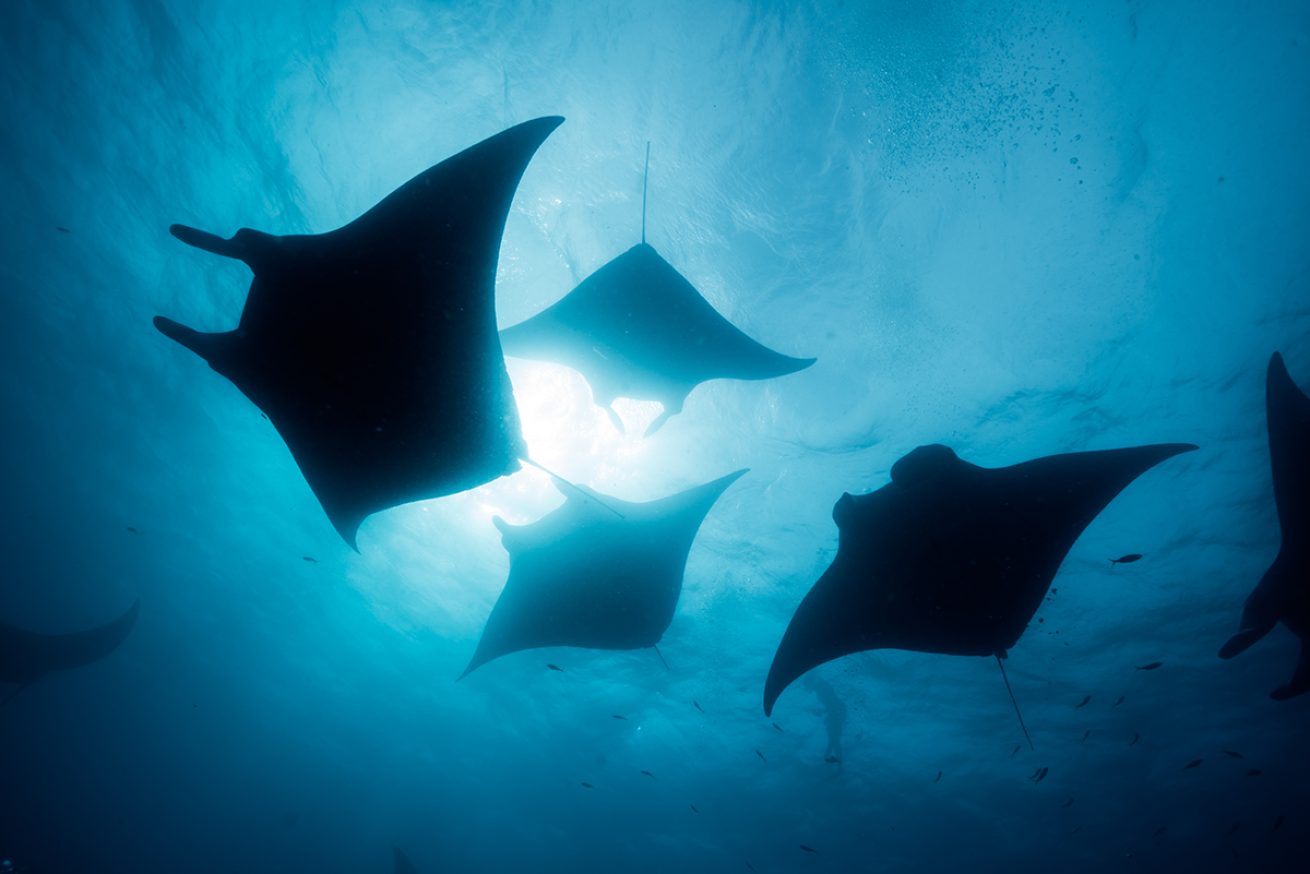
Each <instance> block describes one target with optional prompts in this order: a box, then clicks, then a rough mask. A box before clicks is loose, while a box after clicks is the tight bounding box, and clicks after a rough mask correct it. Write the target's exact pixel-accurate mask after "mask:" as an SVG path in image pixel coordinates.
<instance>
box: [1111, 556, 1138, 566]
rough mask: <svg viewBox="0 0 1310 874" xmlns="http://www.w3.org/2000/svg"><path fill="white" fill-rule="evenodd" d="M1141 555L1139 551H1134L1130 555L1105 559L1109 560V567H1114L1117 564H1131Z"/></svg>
mask: <svg viewBox="0 0 1310 874" xmlns="http://www.w3.org/2000/svg"><path fill="white" fill-rule="evenodd" d="M1141 557H1142V556H1141V555H1140V554H1139V553H1136V552H1134V553H1132V554H1130V555H1124V556H1120V557H1119V558H1110V559H1106V561H1108V562H1110V567H1114V566H1115V565H1117V564H1132V563H1133V562H1135V561H1137V560H1138V559H1140V558H1141Z"/></svg>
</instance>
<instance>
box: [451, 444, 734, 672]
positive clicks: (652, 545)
mask: <svg viewBox="0 0 1310 874" xmlns="http://www.w3.org/2000/svg"><path fill="white" fill-rule="evenodd" d="M744 473H746V471H745V470H739V471H737V472H736V473H730V474H728V475H727V476H725V477H720V478H719V479H717V480H715V481H714V482H711V483H707V484H705V485H702V486H697V487H696V488H693V489H688V490H687V491H685V492H679V493H678V494H676V495H671V496H670V497H667V498H661V499H660V500H658V501H650V502H648V503H641V504H636V503H630V502H628V501H620V500H617V499H614V498H607V499H606V501H607V502H608V504H609V505H613V506H615V507H617V510H618V512H620V513H622V514H623V515H622V518H620V517H618V516H616V515H615V512H614V511H612V510H611V509H608V508H607V507H606V506H603V505H602V504H601V503H599V497H598V496H597V495H596V493H595V492H593V491H592V490H591V489H588V488H586V487H583V486H578V487H576V488H577V491H578V494H572V493H570V494H569V495H568V499H567V500H566V501H565V502H564V504H563V506H561V507H559V508H558V509H556V510H554V511H552V512H551V513H549V514H548V515H546V516H545V517H544V518H542V519H541V520H539V521H537V522H534V523H532V524H531V525H524V526H517V525H510V524H509V523H507V522H506V521H505V520H504V519H501V518H500V517H499V516H496V517H494V518H493V519H492V522H493V523H494V524H495V525H496V527H497V528H499V529H500V532H501V535H502V536H501V540H502V542H503V543H504V545H505V549H506V550H508V551H509V580H508V582H506V583H505V588H504V589H503V590H502V591H501V593H500V598H499V599H498V600H497V601H496V606H495V607H494V608H493V609H492V611H491V616H490V617H489V618H488V619H487V625H486V628H484V629H483V631H482V639H481V640H480V641H479V642H478V646H477V650H476V651H475V652H474V653H473V659H472V660H471V661H470V662H469V665H468V667H467V668H465V669H464V673H462V674H460V676H459V679H461V680H462V679H463V678H464V677H467V676H468V675H469V674H470V673H472V672H473V671H474V670H476V669H477V668H479V667H480V666H482V665H484V664H486V663H487V662H489V661H491V660H492V659H495V658H499V657H500V656H503V655H506V654H508V653H512V652H518V651H520V650H525V649H534V648H536V647H542V646H580V647H587V648H589V649H614V650H622V649H642V648H645V647H648V646H649V647H653V646H655V645H656V644H658V643H659V642H660V638H661V637H662V636H663V635H664V632H665V631H666V630H667V629H668V627H669V623H670V622H672V621H673V612H674V610H675V609H676V608H677V606H678V597H679V595H680V594H681V592H682V576H683V573H684V572H685V570H686V566H687V553H688V552H690V550H691V544H692V541H693V540H694V539H695V537H696V532H697V530H699V528H700V525H701V522H702V521H704V519H705V515H706V514H707V513H708V512H709V511H710V507H712V506H714V502H715V501H717V500H718V499H719V496H720V495H722V494H723V492H724V490H725V489H727V488H728V486H730V485H732V483H733V482H735V481H736V480H737V478H738V477H740V476H741V475H742V474H744ZM656 652H658V650H656Z"/></svg>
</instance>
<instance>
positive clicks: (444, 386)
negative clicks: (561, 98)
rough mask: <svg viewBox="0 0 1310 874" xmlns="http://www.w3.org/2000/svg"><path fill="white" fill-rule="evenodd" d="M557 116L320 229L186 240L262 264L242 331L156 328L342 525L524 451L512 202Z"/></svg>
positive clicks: (506, 463) (508, 466)
mask: <svg viewBox="0 0 1310 874" xmlns="http://www.w3.org/2000/svg"><path fill="white" fill-rule="evenodd" d="M562 121H563V119H562V118H558V117H549V118H538V119H536V120H534V121H528V122H524V123H523V124H520V125H518V126H516V127H512V128H510V129H508V130H505V131H502V132H501V133H498V134H496V135H495V136H493V137H490V138H488V139H486V140H483V141H482V142H480V143H478V144H477V145H475V146H471V147H470V148H468V149H465V150H464V151H462V152H460V153H459V154H457V155H455V156H453V157H451V158H447V159H446V160H444V161H442V162H441V163H439V164H437V165H436V166H434V167H431V168H429V169H428V170H425V171H424V172H422V173H420V174H419V175H418V176H415V177H414V178H413V179H411V180H410V181H409V182H406V183H405V184H404V185H402V186H401V187H400V188H398V189H396V190H395V191H393V192H392V193H391V194H389V195H387V196H386V197H385V198H383V199H382V201H381V202H379V203H378V204H377V205H376V206H374V207H373V208H372V209H370V210H369V211H368V212H366V213H364V214H363V215H362V216H360V217H359V218H357V219H355V220H354V221H352V222H350V223H349V224H347V225H345V226H344V227H341V228H338V229H337V230H335V231H330V232H328V233H324V234H314V235H294V236H283V237H279V236H273V235H270V234H265V233H261V232H259V231H253V230H250V229H249V228H242V229H241V230H239V231H237V232H236V234H235V235H234V236H233V237H232V238H231V239H230V240H224V239H222V238H221V237H217V236H215V235H213V234H209V233H205V232H204V231H198V230H196V229H194V228H189V227H185V226H183V225H173V226H172V227H171V228H170V229H169V230H170V231H171V232H172V234H173V236H175V237H177V238H178V239H179V240H181V241H182V242H184V243H187V244H189V245H192V246H195V247H197V248H200V249H204V250H205V251H207V252H213V253H214V254H217V255H224V256H226V257H229V258H238V259H240V260H242V261H244V262H245V263H246V264H247V265H248V266H249V267H250V269H251V270H252V271H253V272H254V274H255V276H254V280H253V281H252V283H251V285H250V293H249V295H248V297H247V299H246V304H245V309H244V310H243V311H242V313H241V320H240V323H239V324H238V326H237V328H236V330H234V331H228V332H226V333H218V334H202V333H198V332H196V331H194V330H192V329H190V328H187V327H184V326H182V325H179V324H178V323H177V322H174V321H172V320H170V319H166V318H163V317H161V316H156V317H155V320H154V323H155V327H156V328H158V329H159V330H160V331H162V332H163V333H164V334H165V335H167V336H168V337H170V338H172V339H173V340H176V341H177V342H179V343H181V344H182V345H183V346H186V347H187V348H188V349H190V350H191V351H192V352H195V353H196V354H197V355H199V356H200V357H201V358H203V359H205V360H206V361H207V362H209V365H210V367H212V368H213V369H214V370H216V371H217V372H219V373H220V374H222V375H223V376H226V377H227V378H228V379H230V380H231V381H232V382H233V383H235V384H236V386H237V388H239V389H240V390H241V391H242V393H244V394H245V395H246V397H248V398H250V400H251V401H253V402H254V403H255V405H256V406H257V407H259V408H260V409H261V410H263V411H264V413H265V414H267V416H268V418H269V421H271V422H272V423H273V426H274V427H275V428H276V429H277V431H278V433H279V434H280V435H281V436H282V439H283V440H285V441H286V444H287V448H289V449H290V450H291V454H292V456H293V457H294V458H295V461H296V464H298V465H299V466H300V470H301V472H302V473H303V474H304V476H305V479H306V480H307V481H308V483H309V486H310V488H311V489H313V491H314V494H315V495H316V496H317V497H318V500H319V502H320V503H321V504H322V506H323V509H324V511H325V512H326V513H327V515H328V519H329V520H330V521H331V522H332V525H333V526H334V527H335V528H336V529H337V531H338V533H340V534H341V536H342V537H343V538H344V539H345V540H346V542H347V543H349V544H350V546H351V547H352V548H357V547H356V536H357V533H358V531H359V526H360V524H361V523H362V522H363V521H364V519H365V518H366V517H367V516H369V515H370V514H372V513H376V512H378V511H380V510H385V509H387V508H389V507H394V506H397V505H399V504H404V503H408V502H410V501H418V500H423V499H427V498H437V497H442V496H444V495H450V494H454V493H456V492H461V491H465V490H467V489H471V488H475V487H476V486H479V485H482V484H483V483H486V482H490V481H491V480H493V479H496V478H497V477H500V476H504V475H507V474H511V473H514V472H515V471H517V470H519V463H518V459H520V458H522V459H525V460H526V458H527V447H526V445H525V444H524V442H523V435H522V431H521V429H520V427H519V417H518V409H517V408H516V407H515V404H514V395H513V387H512V386H511V385H510V381H509V374H508V373H507V371H506V370H505V360H504V357H503V355H502V353H501V348H500V341H499V339H498V337H497V333H496V311H495V280H496V261H497V258H498V256H499V252H500V245H501V235H502V233H503V232H504V229H505V220H506V217H507V215H508V213H509V208H510V202H511V200H512V199H513V197H514V192H515V189H516V188H517V187H518V183H519V179H520V178H521V177H522V175H523V172H524V170H525V169H526V168H527V165H528V162H529V160H531V158H532V156H533V154H534V153H535V152H536V151H537V148H538V147H539V146H540V145H541V144H542V142H544V141H545V139H546V137H547V136H548V135H549V134H550V133H551V131H553V130H554V129H555V128H556V127H558V126H559V124H560V123H561V122H562Z"/></svg>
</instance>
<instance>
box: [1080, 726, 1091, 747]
mask: <svg viewBox="0 0 1310 874" xmlns="http://www.w3.org/2000/svg"><path fill="white" fill-rule="evenodd" d="M1091 735H1092V730H1091V729H1090V728H1089V729H1087V730H1086V731H1084V732H1083V739H1082V740H1080V741H1079V743H1081V744H1085V743H1087V738H1089V737H1091Z"/></svg>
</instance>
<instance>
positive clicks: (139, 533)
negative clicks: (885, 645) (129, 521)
mask: <svg viewBox="0 0 1310 874" xmlns="http://www.w3.org/2000/svg"><path fill="white" fill-rule="evenodd" d="M127 530H128V531H131V532H132V533H133V534H135V535H136V536H137V537H140V536H141V532H140V531H137V530H136V529H135V528H133V527H132V526H131V525H129V526H128V527H127Z"/></svg>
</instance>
